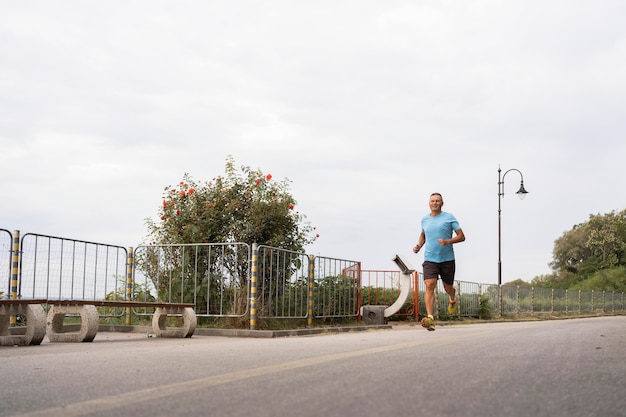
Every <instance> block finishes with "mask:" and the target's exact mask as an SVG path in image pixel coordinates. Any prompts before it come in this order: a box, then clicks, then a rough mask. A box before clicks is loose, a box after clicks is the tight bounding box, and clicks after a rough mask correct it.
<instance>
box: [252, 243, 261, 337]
mask: <svg viewBox="0 0 626 417" xmlns="http://www.w3.org/2000/svg"><path fill="white" fill-rule="evenodd" d="M258 253H259V248H258V246H257V244H256V243H253V244H252V276H251V277H250V330H256V321H257V311H256V291H257V274H258V268H257V267H258V262H259V261H258Z"/></svg>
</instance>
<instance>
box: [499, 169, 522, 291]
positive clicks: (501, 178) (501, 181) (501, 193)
mask: <svg viewBox="0 0 626 417" xmlns="http://www.w3.org/2000/svg"><path fill="white" fill-rule="evenodd" d="M510 171H517V172H518V173H519V175H520V177H521V179H522V181H521V182H520V186H519V190H518V191H517V192H516V193H515V194H517V195H518V197H519V198H520V200H523V199H524V197H526V194H528V191H526V189H525V188H524V175H522V172H521V171H520V170H519V169H515V168H511V169H509V170H508V171H506V172H505V173H504V175H502V176H500V174H501V172H502V170H501V169H500V167H499V166H498V285H502V236H501V234H502V226H501V215H500V213H501V211H502V210H501V209H500V203H501V201H502V198H503V197H504V177H506V174H508V173H509V172H510Z"/></svg>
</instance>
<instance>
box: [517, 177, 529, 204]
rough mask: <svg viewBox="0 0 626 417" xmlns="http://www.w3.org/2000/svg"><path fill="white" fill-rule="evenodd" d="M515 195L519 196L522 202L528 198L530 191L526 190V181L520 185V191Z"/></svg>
mask: <svg viewBox="0 0 626 417" xmlns="http://www.w3.org/2000/svg"><path fill="white" fill-rule="evenodd" d="M515 194H517V196H518V197H519V198H520V200H523V199H524V197H526V194H528V191H526V189H525V188H524V181H522V182H521V183H520V186H519V190H518V191H517V192H516V193H515Z"/></svg>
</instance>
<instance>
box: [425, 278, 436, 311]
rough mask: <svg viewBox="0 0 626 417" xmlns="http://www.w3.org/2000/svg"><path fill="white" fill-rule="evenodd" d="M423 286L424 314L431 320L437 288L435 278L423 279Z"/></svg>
mask: <svg viewBox="0 0 626 417" xmlns="http://www.w3.org/2000/svg"><path fill="white" fill-rule="evenodd" d="M424 285H425V286H426V293H425V294H424V302H425V303H426V314H427V315H428V316H429V317H430V318H432V317H433V309H434V306H435V287H436V286H437V278H427V279H426V278H425V279H424Z"/></svg>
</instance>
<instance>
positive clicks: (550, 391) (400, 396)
mask: <svg viewBox="0 0 626 417" xmlns="http://www.w3.org/2000/svg"><path fill="white" fill-rule="evenodd" d="M0 378H1V379H2V382H1V383H0V415H1V416H17V415H19V416H47V417H51V416H64V417H70V416H87V415H88V416H150V417H155V416H170V417H171V416H185V417H191V416H219V417H222V416H246V417H248V416H254V417H264V416H267V417H270V416H271V417H282V416H298V417H306V416H316V417H317V416H342V417H350V416H377V417H379V416H380V417H382V416H400V417H402V416H407V417H408V416H428V417H436V416H477V417H490V416H494V417H508V416H511V417H513V416H514V417H524V416H529V417H530V416H532V417H541V416H550V417H559V416H563V417H575V416H594V417H595V416H603V417H612V416H615V417H617V416H620V417H624V416H626V317H624V316H613V317H598V318H585V319H568V320H553V321H535V322H520V323H488V324H471V325H449V326H440V327H438V328H437V331H435V332H428V331H426V330H424V329H422V328H421V327H417V326H407V325H403V326H397V327H396V326H394V327H393V329H391V330H376V331H364V332H352V333H337V334H323V335H316V336H300V337H288V338H270V339H257V338H236V337H215V336H197V335H196V336H194V337H192V338H190V339H162V338H148V337H146V335H145V334H140V333H106V332H101V333H98V335H97V336H96V339H95V340H94V341H93V342H92V343H48V342H47V341H44V343H43V344H42V345H40V346H27V347H0Z"/></svg>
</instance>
